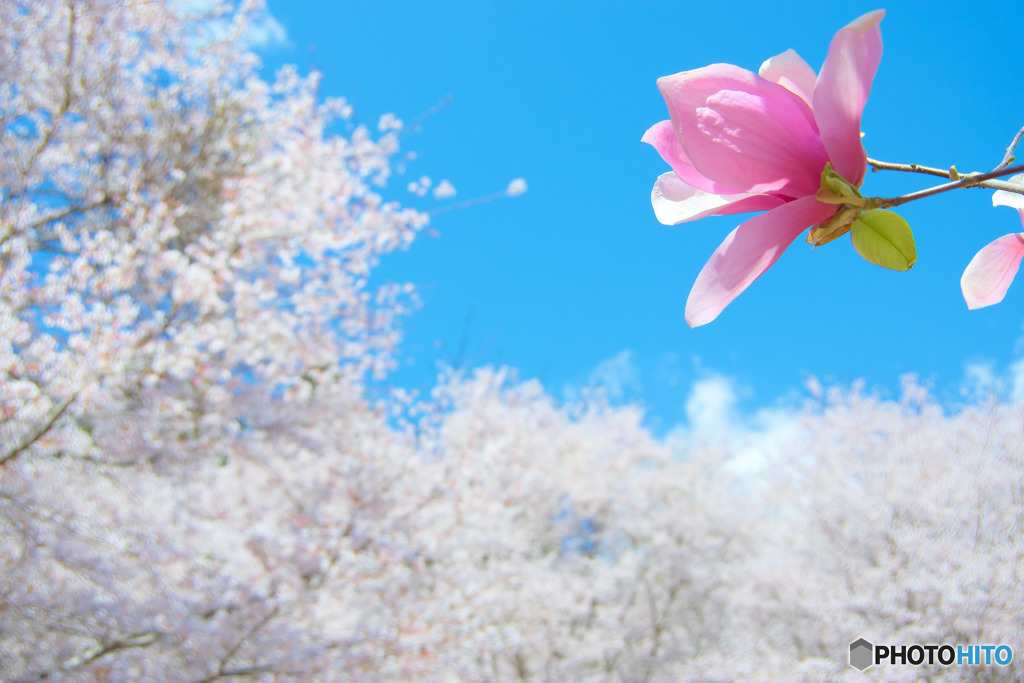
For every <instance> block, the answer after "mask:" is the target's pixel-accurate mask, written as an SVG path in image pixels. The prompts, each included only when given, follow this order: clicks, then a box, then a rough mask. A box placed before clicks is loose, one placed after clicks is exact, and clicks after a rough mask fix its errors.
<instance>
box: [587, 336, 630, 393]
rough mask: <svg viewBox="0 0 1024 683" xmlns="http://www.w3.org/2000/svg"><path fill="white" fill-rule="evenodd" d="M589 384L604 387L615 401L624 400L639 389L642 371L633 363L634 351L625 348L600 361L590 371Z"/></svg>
mask: <svg viewBox="0 0 1024 683" xmlns="http://www.w3.org/2000/svg"><path fill="white" fill-rule="evenodd" d="M589 384H590V386H592V387H600V388H603V389H604V391H605V394H606V395H607V396H608V398H609V399H611V400H613V401H619V400H622V399H624V398H627V397H628V396H629V395H630V394H633V393H635V392H637V391H639V389H640V373H639V371H638V369H637V367H636V365H635V364H634V363H633V352H632V351H630V350H629V349H624V350H622V351H619V352H618V353H617V354H615V355H614V356H612V357H611V358H607V359H605V360H603V361H601V362H600V363H598V364H597V367H595V368H594V370H593V371H592V372H591V373H590V378H589Z"/></svg>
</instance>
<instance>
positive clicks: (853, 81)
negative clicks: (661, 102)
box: [643, 10, 885, 327]
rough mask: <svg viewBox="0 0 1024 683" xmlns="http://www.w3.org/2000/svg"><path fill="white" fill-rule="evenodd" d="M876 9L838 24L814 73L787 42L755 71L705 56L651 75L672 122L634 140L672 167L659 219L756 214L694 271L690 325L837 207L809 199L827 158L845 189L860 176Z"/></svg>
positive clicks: (662, 186)
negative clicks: (707, 62)
mask: <svg viewBox="0 0 1024 683" xmlns="http://www.w3.org/2000/svg"><path fill="white" fill-rule="evenodd" d="M884 15H885V11H884V10H876V11H874V12H869V13H868V14H865V15H864V16H862V17H860V18H859V19H857V20H856V21H854V22H853V23H851V24H849V25H848V26H846V27H845V28H843V29H842V30H840V31H839V32H838V33H837V34H836V35H835V37H834V38H833V39H832V44H831V46H830V47H829V51H828V56H827V57H826V59H825V63H824V65H823V66H822V67H821V73H820V74H818V75H815V73H814V70H813V69H811V67H810V66H808V64H807V62H805V61H804V60H803V59H801V58H800V57H799V56H798V55H797V54H796V52H794V51H793V50H787V51H786V52H783V53H782V54H780V55H778V56H776V57H772V58H771V59H769V60H768V61H766V62H765V63H764V64H762V65H761V69H760V71H759V73H757V74H755V73H752V72H750V71H747V70H746V69H741V68H740V67H738V66H733V65H731V64H712V65H711V66H706V67H704V68H701V69H696V70H694V71H684V72H682V73H678V74H675V75H674V76H665V77H664V78H660V79H658V88H659V89H660V90H661V93H662V95H663V96H664V98H665V102H666V104H667V105H668V111H669V116H670V117H671V120H669V121H662V122H661V123H658V124H656V125H654V126H652V127H651V128H650V129H649V130H648V131H647V132H646V133H645V134H644V137H643V141H644V142H648V143H650V144H651V145H653V146H654V148H655V149H657V150H658V153H659V154H661V157H662V158H663V159H664V160H665V161H667V162H668V163H669V165H670V166H671V167H672V171H671V172H669V173H664V174H662V175H661V176H660V177H659V178H658V180H657V182H656V183H655V185H654V191H653V192H652V193H651V202H652V204H653V205H654V213H655V215H656V216H657V217H658V220H659V221H661V222H662V223H664V224H666V225H675V224H677V223H683V222H686V221H692V220H696V219H698V218H703V217H705V216H713V215H724V214H733V213H742V212H747V211H766V213H762V214H760V215H757V216H755V217H753V218H751V219H750V220H748V221H746V222H745V223H743V224H741V225H740V226H739V227H738V228H736V229H735V230H733V231H732V233H730V234H729V236H728V237H726V238H725V241H724V242H722V245H721V246H720V247H719V248H718V250H717V251H716V252H715V253H714V255H713V256H712V257H711V259H710V260H709V261H708V262H707V264H706V265H705V266H704V269H703V270H701V272H700V275H698V276H697V281H696V283H694V285H693V289H692V290H691V291H690V296H689V298H688V299H687V302H686V321H687V322H688V323H689V324H690V326H691V327H696V326H697V325H703V324H705V323H708V322H711V321H712V320H714V319H715V318H716V317H717V316H718V314H719V313H721V312H722V310H723V309H724V308H725V307H726V306H727V305H728V304H729V302H731V301H732V300H733V299H735V298H736V297H737V296H738V295H739V294H740V292H742V291H743V290H744V289H746V288H747V287H748V286H750V284H751V283H752V282H753V281H754V280H756V279H757V278H758V277H760V276H761V274H762V273H764V272H765V271H766V270H768V268H769V267H771V265H772V264H774V263H775V261H776V260H778V258H779V256H780V255H781V254H782V252H783V251H784V250H785V249H786V247H788V246H789V245H790V244H791V243H792V242H793V240H795V239H796V238H797V237H798V236H799V235H800V234H801V233H802V232H803V231H804V230H805V229H806V228H808V227H811V226H814V225H818V224H821V223H823V222H825V221H827V220H828V219H829V218H831V217H832V216H834V215H835V214H836V213H837V212H838V211H840V210H841V207H839V206H837V205H835V204H827V203H824V202H820V201H818V200H817V199H816V198H815V193H816V192H817V191H818V189H819V187H820V186H821V174H822V171H823V170H824V169H825V164H826V163H829V162H831V164H832V168H833V169H834V171H835V172H837V173H838V174H839V175H840V176H841V177H842V178H843V179H844V180H845V181H847V182H848V183H849V184H850V185H851V186H853V187H855V188H858V187H860V185H861V183H863V181H864V174H865V172H866V170H867V154H866V152H865V151H864V147H863V145H861V140H860V138H861V135H860V119H861V112H862V111H863V109H864V104H865V103H866V102H867V98H868V94H869V93H870V91H871V82H872V80H873V79H874V76H875V72H876V71H877V69H878V62H879V61H880V60H881V57H882V34H881V30H880V28H879V22H880V21H881V20H882V17H883V16H884ZM837 236H838V235H837Z"/></svg>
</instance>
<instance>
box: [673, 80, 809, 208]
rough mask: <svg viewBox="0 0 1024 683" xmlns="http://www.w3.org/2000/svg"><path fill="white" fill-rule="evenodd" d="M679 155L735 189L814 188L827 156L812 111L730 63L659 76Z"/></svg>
mask: <svg viewBox="0 0 1024 683" xmlns="http://www.w3.org/2000/svg"><path fill="white" fill-rule="evenodd" d="M658 88H659V89H660V90H661V94H662V95H663V96H664V98H665V103H666V104H667V105H668V110H669V115H670V116H671V118H672V125H673V127H674V128H675V131H676V136H677V138H678V139H679V141H680V142H681V144H682V146H683V149H684V150H685V151H686V156H687V157H688V158H689V160H690V162H691V163H692V164H693V166H694V168H696V169H697V171H699V172H700V173H701V175H703V176H704V177H706V178H709V179H711V180H713V181H715V182H716V183H720V184H722V185H724V186H726V187H731V188H735V189H736V190H737V191H741V192H750V193H754V194H766V193H770V192H779V193H782V194H786V195H788V196H790V197H794V198H795V197H801V196H806V195H810V194H814V193H815V191H817V189H818V187H819V185H820V183H821V170H822V169H823V168H824V167H825V162H826V161H827V160H828V158H827V156H826V154H825V148H824V147H823V146H822V142H821V138H820V136H819V135H818V127H817V124H816V123H815V121H814V114H813V112H811V109H810V107H809V106H807V103H806V102H804V101H803V100H802V99H801V98H800V97H799V96H798V95H795V94H794V93H792V92H790V91H789V90H787V89H786V88H784V87H782V86H781V85H779V84H778V83H772V82H771V81H768V80H765V79H764V78H761V77H760V76H758V75H757V74H754V73H751V72H750V71H747V70H746V69H741V68H740V67H738V66H733V65H731V64H712V65H711V66H706V67H704V68H701V69H696V70H694V71H684V72H682V73H678V74H675V75H674V76H665V77H664V78H659V79H658Z"/></svg>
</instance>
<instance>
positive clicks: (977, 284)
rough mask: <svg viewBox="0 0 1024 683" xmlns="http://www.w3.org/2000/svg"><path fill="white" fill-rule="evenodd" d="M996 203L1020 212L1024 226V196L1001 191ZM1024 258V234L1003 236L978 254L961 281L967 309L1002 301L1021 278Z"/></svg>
mask: <svg viewBox="0 0 1024 683" xmlns="http://www.w3.org/2000/svg"><path fill="white" fill-rule="evenodd" d="M1010 181H1011V182H1016V183H1024V174H1022V175H1017V176H1014V177H1013V178H1010ZM992 203H993V204H994V205H995V206H1009V207H1011V208H1015V209H1017V213H1018V214H1020V221H1021V225H1024V195H1019V194H1015V193H1013V192H1007V191H1005V190H999V191H997V192H996V193H995V194H994V195H993V197H992ZM1022 257H1024V232H1015V233H1011V234H1009V235H1003V236H1002V237H1000V238H999V239H997V240H995V241H994V242H991V243H989V244H988V245H986V246H985V247H984V248H983V249H982V250H981V251H979V252H978V253H977V254H975V255H974V258H973V259H971V262H970V263H969V264H967V269H966V270H964V274H963V277H961V278H960V289H961V290H962V291H963V293H964V300H966V301H967V308H970V309H972V310H973V309H975V308H984V307H985V306H991V305H993V304H997V303H999V302H1000V301H1002V300H1003V297H1005V296H1006V290H1007V289H1008V288H1009V287H1010V283H1011V282H1013V278H1014V276H1016V275H1017V269H1018V268H1020V261H1021V258H1022Z"/></svg>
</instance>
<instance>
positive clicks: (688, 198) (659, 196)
mask: <svg viewBox="0 0 1024 683" xmlns="http://www.w3.org/2000/svg"><path fill="white" fill-rule="evenodd" d="M784 201H785V200H782V199H779V198H778V197H772V196H770V195H765V194H745V193H744V194H734V195H722V194H711V193H710V192H704V191H702V190H699V189H697V188H695V187H692V186H690V185H687V184H686V183H684V182H683V181H682V180H680V179H679V178H678V177H677V176H676V174H675V173H673V172H671V171H669V172H668V173H662V174H661V175H660V176H658V181H657V182H656V183H654V190H652V191H651V204H652V205H653V206H654V215H655V216H657V217H658V220H659V221H661V222H662V223H663V224H665V225H676V224H678V223H685V222H687V221H695V220H697V219H698V218H705V217H707V216H724V215H727V214H733V213H746V212H747V211H766V210H768V209H774V208H775V207H776V206H779V205H780V204H783V203H784Z"/></svg>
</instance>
